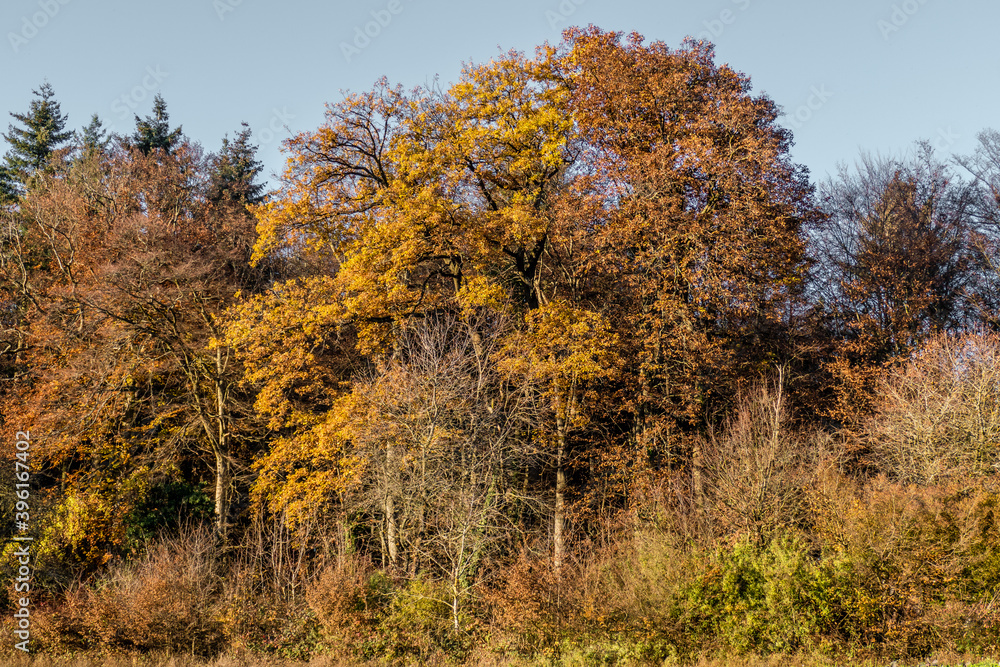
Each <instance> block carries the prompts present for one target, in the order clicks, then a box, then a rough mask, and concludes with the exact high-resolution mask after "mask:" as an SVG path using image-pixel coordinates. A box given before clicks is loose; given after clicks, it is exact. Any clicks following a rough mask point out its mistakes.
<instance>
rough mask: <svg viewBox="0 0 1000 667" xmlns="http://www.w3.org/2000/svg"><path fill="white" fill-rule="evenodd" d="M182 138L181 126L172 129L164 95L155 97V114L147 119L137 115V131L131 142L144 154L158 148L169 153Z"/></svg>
mask: <svg viewBox="0 0 1000 667" xmlns="http://www.w3.org/2000/svg"><path fill="white" fill-rule="evenodd" d="M180 139H181V128H180V127H177V128H176V129H174V130H171V129H170V116H169V115H168V114H167V103H166V102H165V101H164V100H163V96H162V95H157V96H156V97H155V98H154V99H153V114H152V115H150V116H146V118H145V119H142V118H139V117H138V116H136V117H135V132H134V133H133V134H132V137H131V144H132V146H134V147H135V148H137V149H138V150H139V151H140V152H142V154H143V155H148V154H149V153H150V151H152V150H155V149H157V148H159V149H161V150H162V151H163V152H165V153H169V152H170V151H171V150H172V149H173V148H174V146H176V145H177V143H178V142H179V141H180Z"/></svg>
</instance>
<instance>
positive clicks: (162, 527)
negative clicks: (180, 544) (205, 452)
mask: <svg viewBox="0 0 1000 667" xmlns="http://www.w3.org/2000/svg"><path fill="white" fill-rule="evenodd" d="M214 511H215V505H214V503H213V501H212V499H211V497H209V495H208V494H207V493H205V491H204V489H203V488H202V485H201V484H196V483H190V482H186V481H183V480H171V481H167V482H162V483H160V484H156V485H154V486H152V487H151V488H150V489H149V490H148V491H147V492H146V495H145V497H144V498H143V499H142V500H141V501H140V502H139V503H137V504H136V506H135V507H133V508H132V511H131V512H130V513H129V515H128V518H127V519H126V520H125V523H126V526H127V527H126V529H125V539H126V541H127V542H128V543H129V544H131V545H132V548H133V550H134V549H136V548H139V547H142V546H143V545H144V543H145V542H147V541H149V540H150V539H151V538H153V537H155V536H156V535H157V534H158V533H160V532H170V533H173V532H175V531H176V530H177V529H178V528H180V527H181V526H183V525H186V524H193V525H197V524H199V523H201V522H203V521H208V520H209V519H211V517H212V514H213V512H214Z"/></svg>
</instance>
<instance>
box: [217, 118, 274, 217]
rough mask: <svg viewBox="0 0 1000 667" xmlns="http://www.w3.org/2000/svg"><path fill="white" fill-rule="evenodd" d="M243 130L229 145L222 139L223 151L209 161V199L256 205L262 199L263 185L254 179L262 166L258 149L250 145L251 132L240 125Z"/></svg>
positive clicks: (248, 127) (227, 140)
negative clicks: (258, 156) (258, 157)
mask: <svg viewBox="0 0 1000 667" xmlns="http://www.w3.org/2000/svg"><path fill="white" fill-rule="evenodd" d="M241 125H242V128H243V129H242V130H240V131H239V132H238V133H237V134H236V139H235V140H234V141H232V142H230V141H229V137H228V136H227V137H223V139H222V149H221V150H220V151H219V152H218V154H216V155H213V156H212V157H211V158H210V160H209V161H210V166H209V184H208V200H209V201H210V202H212V203H214V204H218V203H221V202H227V203H234V204H241V205H257V204H261V203H263V201H264V199H265V195H264V184H263V183H257V182H256V180H257V177H258V176H259V175H260V172H261V171H263V170H264V165H263V164H262V163H261V162H260V161H259V160H258V159H257V147H256V146H254V145H252V144H251V143H250V135H251V130H250V126H249V125H247V123H242V124H241Z"/></svg>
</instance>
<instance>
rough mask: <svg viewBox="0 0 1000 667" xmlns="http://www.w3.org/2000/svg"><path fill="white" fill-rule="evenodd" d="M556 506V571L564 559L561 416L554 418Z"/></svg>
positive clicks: (553, 529)
mask: <svg viewBox="0 0 1000 667" xmlns="http://www.w3.org/2000/svg"><path fill="white" fill-rule="evenodd" d="M556 440H557V442H556V506H555V517H554V520H553V524H552V541H553V550H552V566H553V567H554V568H555V569H556V570H558V569H560V568H561V567H562V565H563V561H564V560H565V558H566V537H565V529H566V471H565V469H564V467H563V458H564V456H565V454H566V425H565V423H564V422H563V418H562V416H560V415H558V412H557V416H556Z"/></svg>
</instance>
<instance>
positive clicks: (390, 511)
mask: <svg viewBox="0 0 1000 667" xmlns="http://www.w3.org/2000/svg"><path fill="white" fill-rule="evenodd" d="M398 539H399V538H398V537H397V535H396V502H395V500H394V499H393V497H392V495H390V494H387V495H386V497H385V541H386V548H387V549H388V551H389V567H391V568H393V569H395V568H396V566H397V565H398V564H399V544H398Z"/></svg>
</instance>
